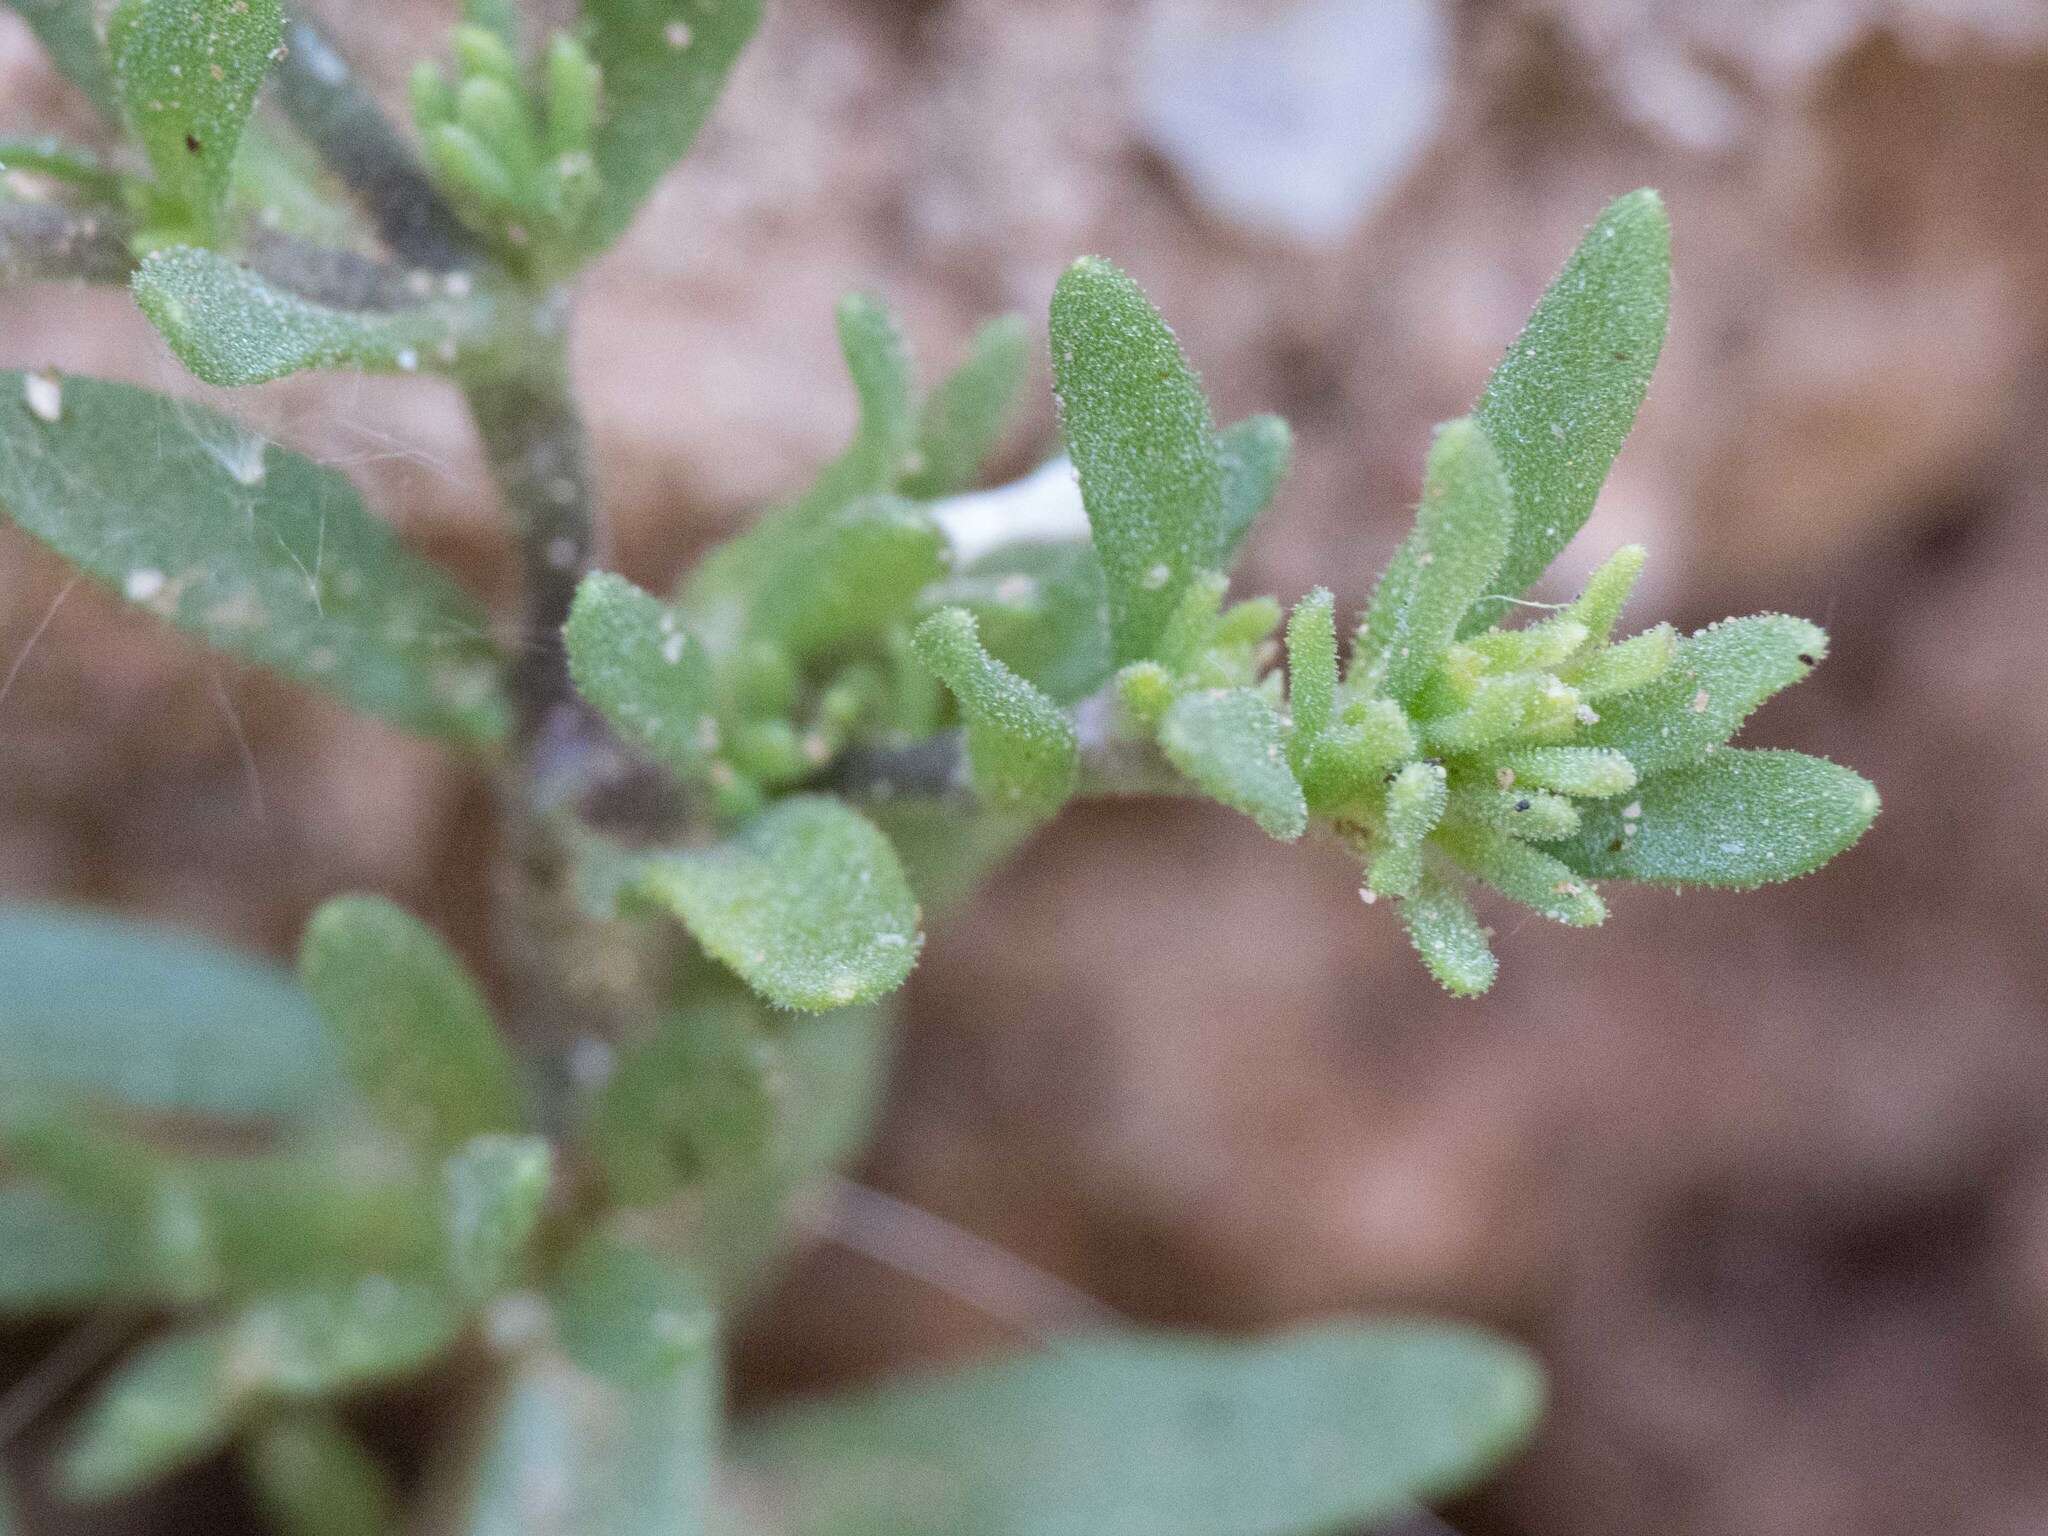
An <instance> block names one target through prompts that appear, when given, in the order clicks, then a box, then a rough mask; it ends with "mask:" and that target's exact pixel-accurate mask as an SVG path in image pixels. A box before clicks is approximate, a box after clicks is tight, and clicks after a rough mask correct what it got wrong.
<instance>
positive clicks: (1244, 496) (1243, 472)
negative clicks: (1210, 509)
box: [1216, 416, 1294, 565]
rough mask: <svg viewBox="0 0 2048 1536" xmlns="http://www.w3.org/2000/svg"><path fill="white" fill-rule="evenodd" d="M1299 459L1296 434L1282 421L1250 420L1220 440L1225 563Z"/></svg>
mask: <svg viewBox="0 0 2048 1536" xmlns="http://www.w3.org/2000/svg"><path fill="white" fill-rule="evenodd" d="M1293 459H1294V434H1293V432H1292V431H1290V430H1289V429H1288V426H1287V423H1286V422H1284V421H1282V420H1281V419H1280V418H1279V417H1278V416H1247V417H1246V418H1245V419H1244V420H1243V421H1235V422H1232V423H1231V424H1230V425H1229V426H1227V427H1225V428H1224V429H1223V430H1222V431H1221V432H1219V433H1218V434H1217V435H1216V460H1217V464H1218V466H1219V467H1220V468H1221V470H1222V474H1223V494H1222V507H1223V511H1222V515H1221V518H1220V520H1219V522H1218V525H1217V526H1218V528H1219V530H1220V536H1219V542H1218V545H1217V562H1218V563H1219V564H1222V565H1228V564H1229V563H1230V561H1231V559H1232V557H1234V556H1235V555H1236V554H1237V552H1238V550H1239V549H1240V548H1241V547H1242V546H1243V544H1244V541H1245V536H1246V535H1247V534H1249V533H1250V532H1251V531H1252V525H1253V524H1254V523H1255V522H1257V521H1258V518H1259V514H1260V513H1262V512H1264V511H1265V510H1266V508H1267V506H1268V505H1269V504H1270V503H1271V502H1272V500H1273V493H1274V492H1275V491H1277V490H1279V489H1280V482H1281V481H1282V480H1284V479H1285V478H1286V477H1287V468H1288V465H1289V464H1290V463H1292V462H1293Z"/></svg>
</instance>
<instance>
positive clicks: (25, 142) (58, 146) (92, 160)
mask: <svg viewBox="0 0 2048 1536" xmlns="http://www.w3.org/2000/svg"><path fill="white" fill-rule="evenodd" d="M0 171H26V172H28V173H29V174H30V175H32V176H46V177H48V178H49V179H50V180H52V181H57V182H62V183H63V184H64V185H65V186H68V187H75V188H76V189H77V190H79V191H80V192H83V193H86V194H87V195H88V196H91V197H96V198H100V199H102V200H105V201H114V200H116V199H118V198H120V197H121V196H122V194H123V190H124V188H125V186H126V183H125V181H124V180H123V178H122V177H121V175H120V173H119V172H117V171H110V170H108V169H107V167H106V166H105V165H103V164H102V163H101V162H100V158H99V156H98V155H95V154H94V153H93V152H92V151H91V150H89V149H80V148H79V147H77V146H76V145H72V144H66V143H65V142H64V141H63V140H62V139H55V138H49V137H38V138H27V139H24V138H14V137H6V138H0Z"/></svg>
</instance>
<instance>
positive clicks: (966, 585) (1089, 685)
mask: <svg viewBox="0 0 2048 1536" xmlns="http://www.w3.org/2000/svg"><path fill="white" fill-rule="evenodd" d="M922 601H923V603H924V604H925V605H927V606H930V607H947V606H957V607H961V608H965V609H967V611H968V612H970V613H972V614H973V615H974V618H975V622H976V623H977V624H979V625H980V627H981V640H982V644H984V645H986V646H987V647H988V652H989V654H990V655H991V656H993V657H995V658H996V660H998V661H1000V662H1001V663H1002V664H1003V665H1004V666H1006V667H1008V668H1009V669H1010V670H1011V671H1013V672H1015V673H1016V674H1017V675H1018V676H1019V677H1021V678H1023V679H1024V680H1025V681H1026V682H1028V683H1030V684H1032V685H1033V686H1034V687H1036V688H1040V689H1043V690H1044V692H1045V693H1046V695H1047V696H1048V697H1049V698H1051V699H1052V700H1053V701H1054V702H1055V703H1060V704H1072V703H1075V702H1077V701H1078V700H1080V699H1084V698H1086V697H1087V696H1088V695H1089V694H1091V693H1093V692H1094V691H1095V690H1096V689H1097V688H1100V687H1101V686H1102V685H1103V684H1104V683H1105V682H1107V681H1108V680H1109V675H1110V673H1111V672H1112V671H1113V670H1114V668H1113V666H1112V664H1111V662H1110V647H1109V596H1108V591H1107V588H1106V586H1105V584H1104V581H1103V576H1102V562H1101V560H1099V559H1098V558H1096V554H1095V548H1094V546H1093V545H1092V544H1088V543H1086V542H1081V541H1071V542H1068V541H1048V542H1045V543H1028V544H1025V543H1020V544H1009V545H1004V546H1002V547H1001V548H998V549H994V550H991V551H990V552H989V553H988V554H986V555H984V556H982V557H981V558H980V559H979V560H976V561H975V562H974V563H973V564H972V565H969V566H968V567H967V568H966V569H965V570H964V571H961V572H960V573H959V574H958V575H955V576H951V577H948V578H946V579H945V580H943V581H939V582H935V583H933V584H932V585H931V586H930V587H928V588H927V589H926V590H925V593H924V596H923V599H922Z"/></svg>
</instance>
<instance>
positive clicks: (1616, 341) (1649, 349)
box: [1465, 188, 1671, 633]
mask: <svg viewBox="0 0 2048 1536" xmlns="http://www.w3.org/2000/svg"><path fill="white" fill-rule="evenodd" d="M1670 299H1671V226H1670V223H1669V221H1668V220H1667V219H1666V218H1665V216H1664V204H1663V202H1662V200H1660V199H1659V198H1658V196H1657V194H1656V193H1655V192H1652V191H1650V190H1648V189H1647V188H1645V189H1644V190H1642V191H1639V192H1631V193H1629V194H1628V195H1627V196H1625V197H1620V198H1617V199H1616V200H1615V201H1614V202H1612V203H1610V204H1609V205H1608V207H1607V208H1606V210H1605V211H1604V212H1603V213H1602V214H1601V215H1600V217H1599V219H1598V220H1597V221H1596V222H1595V223H1594V225H1593V227H1592V228H1591V229H1590V230H1588V231H1587V232H1586V237H1585V239H1584V240H1582V241H1581V242H1580V243H1579V248H1578V249H1577V250H1576V251H1574V252H1573V253H1572V256H1571V259H1570V260H1569V261H1567V262H1566V263H1565V267H1564V271H1562V272H1561V273H1559V274H1558V277H1557V280H1556V281H1555V282H1553V283H1552V284H1551V285H1550V287H1549V289H1548V290H1547V291H1546V292H1545V293H1544V295H1543V298H1542V300H1541V302H1539V303H1538V304H1537V306H1536V312H1535V313H1534V314H1533V315H1531V316H1530V317H1529V323H1528V325H1527V326H1526V327H1525V328H1524V329H1523V331H1522V334H1521V335H1520V336H1519V337H1517V338H1516V340H1515V343H1514V345H1513V346H1511V347H1510V348H1509V349H1508V353H1507V356H1506V357H1505V358H1503V359H1502V360H1501V363H1500V366H1499V367H1498V368H1496V369H1495V370H1494V373H1493V377H1492V378H1491V379H1490V380H1489V381H1488V382H1487V385H1486V392H1485V393H1484V394H1483V395H1482V396H1481V397H1480V400H1479V404H1478V406H1477V408H1476V410H1475V414H1476V416H1477V417H1478V420H1479V424H1480V426H1482V427H1484V428H1485V429H1486V435H1487V436H1488V437H1489V438H1490V439H1491V440H1492V442H1493V446H1494V448H1495V450H1496V451H1497V452H1498V453H1499V454H1500V460H1501V467H1502V468H1503V469H1504V470H1505V471H1506V473H1507V480H1508V484H1509V485H1510V486H1511V487H1513V489H1514V497H1515V532H1514V539H1513V542H1512V543H1511V544H1510V546H1509V548H1508V552H1507V556H1506V558H1505V559H1504V560H1503V561H1502V563H1501V567H1500V572H1499V575H1498V577H1497V578H1496V580H1495V583H1494V591H1496V592H1498V593H1500V594H1502V595H1503V596H1506V597H1515V596H1519V595H1520V594H1521V592H1522V591H1523V589H1524V588H1526V587H1527V586H1528V585H1529V583H1530V582H1532V581H1534V580H1535V579H1536V578H1537V577H1538V576H1540V575H1542V574H1543V572H1544V570H1545V568H1546V567H1548V566H1549V564H1550V562H1551V561H1552V560H1553V559H1554V558H1556V555H1557V552H1558V551H1559V550H1561V549H1563V548H1564V546H1565V545H1566V544H1567V543H1569V542H1570V541H1571V537H1572V535H1573V534H1575V533H1577V532H1578V531H1579V529H1580V528H1581V527H1582V526H1583V525H1584V523H1585V521H1586V518H1587V516H1588V515H1589V514H1590V513H1591V512H1592V510H1593V499H1594V497H1596V496H1597V495H1598V494H1599V492H1600V485H1601V482H1602V481H1604V480H1605V479H1606V478H1607V471H1608V469H1609V467H1610V466H1612V464H1613V463H1614V456H1615V455H1616V454H1617V453H1619V452H1620V451H1621V444H1622V440H1623V439H1624V438H1626V437H1627V436H1628V431H1629V428H1630V427H1631V426H1633V425H1634V424H1635V419H1636V409H1637V407H1638V406H1640V405H1641V404H1642V403H1643V395H1644V393H1645V391H1646V390H1647V389H1648V388H1649V384H1650V372H1651V370H1652V369H1653V368H1655V367H1656V365H1657V354H1658V353H1659V352H1660V351H1661V350H1662V349H1663V346H1664V323H1665V318H1666V315H1667V314H1668V312H1669V309H1670ZM1499 612H1500V610H1499V606H1498V605H1496V604H1491V603H1487V604H1481V605H1480V607H1479V608H1478V609H1477V610H1476V611H1475V612H1474V613H1473V615H1472V617H1471V618H1470V619H1469V620H1467V621H1466V625H1465V629H1466V632H1467V633H1470V632H1472V631H1474V630H1478V629H1481V628H1484V627H1485V626H1486V625H1487V624H1489V623H1491V622H1492V621H1493V620H1494V619H1496V618H1498V617H1499Z"/></svg>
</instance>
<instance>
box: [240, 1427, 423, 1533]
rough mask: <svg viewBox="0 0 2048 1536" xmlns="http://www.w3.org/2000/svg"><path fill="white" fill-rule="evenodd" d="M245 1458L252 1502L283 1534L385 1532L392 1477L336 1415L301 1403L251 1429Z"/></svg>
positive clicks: (390, 1520) (392, 1507)
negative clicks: (388, 1475)
mask: <svg viewBox="0 0 2048 1536" xmlns="http://www.w3.org/2000/svg"><path fill="white" fill-rule="evenodd" d="M242 1463H243V1465H244V1466H245V1467H246V1468H247V1469H248V1472H249V1481H250V1483H251V1485H252V1488H253V1491H254V1493H255V1495H256V1502H257V1504H258V1505H259V1506H260V1507H261V1508H262V1510H263V1513H264V1514H265V1515H267V1516H268V1517H269V1519H270V1521H271V1523H272V1525H274V1526H275V1527H276V1528H277V1529H278V1530H279V1531H280V1532H282V1533H283V1536H386V1533H387V1532H389V1531H391V1530H392V1529H393V1528H394V1524H395V1519H396V1513H397V1499H396V1496H395V1495H394V1493H393V1491H392V1488H391V1484H390V1479H389V1478H388V1477H387V1476H386V1474H385V1472H384V1469H383V1468H382V1467H381V1466H379V1465H378V1464H377V1462H376V1460H375V1459H374V1458H372V1457H371V1455H370V1453H369V1452H368V1451H367V1450H365V1449H364V1448H363V1445H362V1443H361V1442H360V1441H359V1440H357V1439H356V1437H355V1436H354V1435H353V1434H352V1433H351V1432H350V1431H349V1429H348V1427H347V1426H346V1425H344V1424H343V1423H342V1421H341V1419H340V1417H339V1415H337V1414H335V1413H333V1412H331V1411H327V1410H323V1409H319V1408H311V1407H306V1408H299V1409H295V1410H292V1411H290V1412H287V1413H281V1414H277V1415H274V1416H272V1417H270V1418H268V1419H266V1420H265V1421H264V1422H262V1423H260V1424H258V1425H256V1426H255V1427H254V1428H253V1429H252V1430H251V1431H250V1434H249V1439H248V1443H247V1445H246V1446H245V1448H244V1451H243V1455H242Z"/></svg>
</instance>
